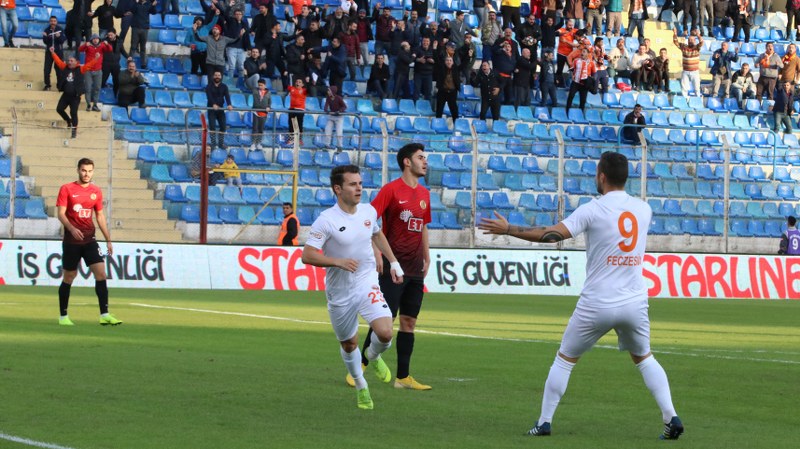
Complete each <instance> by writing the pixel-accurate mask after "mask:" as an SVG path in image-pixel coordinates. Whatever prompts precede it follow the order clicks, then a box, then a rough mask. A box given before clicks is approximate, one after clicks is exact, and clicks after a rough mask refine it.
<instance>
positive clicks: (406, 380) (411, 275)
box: [345, 143, 431, 390]
mask: <svg viewBox="0 0 800 449" xmlns="http://www.w3.org/2000/svg"><path fill="white" fill-rule="evenodd" d="M397 164H398V165H399V166H400V170H402V171H403V174H402V175H401V176H400V178H398V179H395V180H394V181H392V182H390V183H389V184H386V185H385V186H384V187H383V188H382V189H381V190H380V191H379V192H378V196H376V197H375V199H374V200H372V206H373V207H374V208H375V210H376V211H377V212H378V216H380V217H381V218H383V229H384V233H385V234H386V238H387V240H388V241H389V246H391V247H392V251H394V254H395V256H397V260H398V261H399V262H400V266H402V267H403V271H404V272H405V276H404V280H403V283H402V284H399V285H395V284H394V283H393V282H392V276H391V273H390V272H389V270H388V269H385V268H386V267H387V266H388V263H385V262H384V261H383V259H382V258H381V257H380V256H379V255H376V259H377V260H379V262H378V271H379V272H381V276H380V285H381V290H382V291H383V294H384V296H385V297H386V302H387V303H388V304H389V308H390V309H391V311H392V319H394V317H396V316H397V313H398V311H399V312H400V330H399V331H398V332H397V379H396V380H395V382H394V387H395V388H407V389H411V390H430V389H431V386H430V385H425V384H421V383H419V382H417V381H416V380H415V379H414V378H413V377H412V376H411V375H410V374H409V366H410V364H411V353H412V352H414V327H415V326H416V323H417V316H418V315H419V311H420V308H422V294H423V288H424V280H425V275H426V274H427V273H428V267H430V261H431V257H430V252H429V248H428V223H430V222H431V208H430V204H431V193H430V192H429V191H428V189H427V188H425V186H423V185H420V183H419V179H420V178H422V177H423V176H425V173H426V172H427V170H428V162H427V160H426V157H425V147H424V146H423V145H421V144H418V143H410V144H408V145H405V146H404V147H403V148H400V151H398V152H397ZM369 332H371V330H370V331H369ZM369 332H368V333H367V338H366V339H365V340H364V349H363V351H362V352H363V355H362V356H361V363H363V364H364V365H368V364H369V358H368V357H366V355H365V354H366V353H367V349H368V348H369V346H370V342H371V341H372V339H371V338H370V334H369ZM345 381H346V382H347V384H348V385H350V386H351V387H352V386H353V385H354V383H353V379H351V378H350V376H347V377H346V378H345Z"/></svg>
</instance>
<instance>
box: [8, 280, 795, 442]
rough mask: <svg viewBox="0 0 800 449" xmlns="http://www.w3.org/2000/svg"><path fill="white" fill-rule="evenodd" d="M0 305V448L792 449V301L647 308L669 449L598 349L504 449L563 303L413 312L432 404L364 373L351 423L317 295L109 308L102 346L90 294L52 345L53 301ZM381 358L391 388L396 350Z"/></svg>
mask: <svg viewBox="0 0 800 449" xmlns="http://www.w3.org/2000/svg"><path fill="white" fill-rule="evenodd" d="M0 292H2V294H0V432H2V433H6V434H9V435H15V436H18V437H24V438H29V439H32V440H37V441H44V442H50V443H55V444H59V445H63V446H69V447H73V448H76V449H90V448H131V449H149V448H169V449H181V448H192V449H201V448H214V449H217V448H255V447H270V448H284V447H293V448H294V447H316V448H348V449H350V448H360V447H376V448H386V449H389V448H399V447H411V448H433V447H443V448H450V447H452V448H515V447H526V448H528V447H558V448H614V449H618V448H650V447H659V448H660V447H663V445H665V444H667V445H680V446H681V447H683V448H794V447H796V443H791V441H793V440H794V438H793V433H794V430H795V428H796V425H797V415H796V410H797V407H798V406H797V401H798V399H799V398H800V386H798V385H800V382H799V380H800V328H799V327H798V322H800V320H798V317H799V316H800V302H797V301H794V302H787V301H771V302H766V301H752V300H751V301H733V300H691V301H689V300H653V301H651V308H650V311H651V313H650V314H651V318H652V322H653V324H652V328H653V329H652V334H653V341H652V343H653V350H654V352H655V353H656V355H657V357H658V359H659V360H660V361H661V364H662V365H663V366H664V368H665V369H666V371H667V374H668V375H669V378H670V382H671V386H672V393H673V399H674V402H675V405H676V407H677V409H678V411H679V413H680V415H681V418H682V419H683V421H684V424H685V425H686V429H687V430H686V434H685V435H684V437H682V438H681V440H680V441H679V442H677V443H671V442H660V441H658V440H657V439H656V436H657V435H658V433H659V432H660V430H661V424H660V418H661V416H660V412H659V411H658V408H657V407H656V405H655V401H654V400H653V399H652V397H651V396H650V394H649V392H648V391H647V389H646V388H645V387H644V384H643V382H642V379H641V376H640V375H639V372H638V370H637V369H636V368H635V367H634V366H633V364H632V363H631V362H630V359H629V358H628V356H627V355H626V354H624V353H620V352H618V351H616V350H614V349H613V346H614V345H615V344H616V340H615V339H614V338H611V337H608V336H607V337H605V338H604V339H603V340H601V342H600V345H601V346H600V347H598V348H595V349H594V350H592V351H591V352H589V353H588V354H586V355H585V356H584V358H583V359H582V360H581V362H580V363H579V364H578V366H577V367H576V368H575V370H574V371H573V375H572V378H571V381H570V385H569V389H568V390H567V394H566V395H565V396H564V399H563V400H562V403H561V406H560V407H559V409H558V412H557V414H556V417H555V420H554V423H553V431H554V434H553V436H552V437H549V438H538V439H532V438H527V437H523V436H522V434H523V433H524V432H525V431H526V430H527V429H528V428H529V427H530V426H531V425H532V424H533V423H534V421H535V419H536V418H537V417H538V414H539V404H540V401H541V391H542V387H543V385H544V380H545V378H546V376H547V372H548V370H549V368H550V364H551V363H552V360H553V357H554V356H555V352H556V350H557V348H558V342H559V340H560V338H561V333H562V332H563V329H564V326H565V325H566V322H567V320H568V318H569V315H570V313H571V311H572V308H573V307H574V305H575V299H574V298H551V297H537V296H499V295H498V296H489V295H482V296H479V295H435V294H428V295H427V296H426V299H425V306H424V308H423V312H422V314H421V317H420V321H419V328H420V330H421V331H426V332H430V333H420V334H419V335H418V336H417V343H416V348H415V354H414V358H413V361H412V362H413V364H412V374H413V375H415V376H416V377H417V378H419V379H420V380H421V381H423V382H425V383H430V384H431V385H433V387H434V389H433V390H432V391H429V392H412V391H403V390H395V389H393V388H392V387H391V386H390V385H385V384H381V383H379V382H378V381H377V380H376V379H375V378H374V376H373V375H372V373H370V372H368V373H367V380H368V381H369V382H370V387H371V388H370V390H371V392H372V397H373V400H374V401H375V410H373V411H362V410H358V409H357V408H356V407H355V393H354V392H353V390H352V389H350V388H348V387H346V386H345V384H344V374H345V369H344V366H343V364H342V361H341V358H340V357H339V351H338V344H337V342H336V340H335V337H334V334H333V331H332V330H331V328H330V325H329V324H328V323H327V313H326V310H325V303H324V297H323V295H322V294H321V293H287V292H228V291H213V292H212V291H177V290H122V289H114V288H112V290H111V298H112V312H113V313H115V315H117V317H119V318H120V319H122V320H124V321H125V324H123V325H122V326H118V327H102V326H99V325H98V324H97V305H96V299H95V297H94V292H93V290H90V289H77V288H76V289H74V290H73V295H72V305H71V307H70V317H71V318H72V320H73V321H74V322H75V324H76V326H75V327H74V328H63V327H60V326H58V325H57V324H56V322H57V319H56V318H57V317H56V315H57V292H56V290H55V289H54V288H44V287H3V288H2V290H0ZM136 304H150V305H157V306H167V307H176V308H192V309H203V310H208V311H224V312H234V313H239V314H252V315H257V316H237V315H225V314H214V313H208V312H200V311H187V310H173V309H155V308H146V307H142V306H140V305H136ZM267 316H269V317H283V318H291V319H293V320H290V321H287V320H276V319H271V318H264V317H267ZM445 333H446V334H450V335H445ZM362 334H363V331H362ZM470 337H479V338H470ZM384 358H385V359H386V361H387V363H388V364H389V366H390V367H391V368H392V369H393V370H394V368H395V360H396V359H395V352H394V349H390V350H389V352H388V353H387V354H386V355H385V357H384ZM23 447H26V446H24V445H21V444H16V443H11V442H8V441H4V440H0V448H9V449H16V448H23Z"/></svg>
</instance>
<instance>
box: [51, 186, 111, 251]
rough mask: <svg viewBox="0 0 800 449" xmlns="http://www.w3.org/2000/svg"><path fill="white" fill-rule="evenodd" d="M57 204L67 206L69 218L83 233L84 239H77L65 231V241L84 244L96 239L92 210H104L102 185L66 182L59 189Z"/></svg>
mask: <svg viewBox="0 0 800 449" xmlns="http://www.w3.org/2000/svg"><path fill="white" fill-rule="evenodd" d="M56 206H59V207H60V206H64V207H66V208H67V220H69V223H70V224H71V225H72V226H75V227H76V228H78V229H79V230H80V231H81V232H82V233H83V240H75V237H73V236H72V233H70V232H69V231H66V230H65V231H64V243H72V244H82V243H89V242H93V241H94V240H95V237H94V233H95V229H94V222H93V221H92V215H93V213H92V211H97V212H100V211H101V210H103V192H102V191H101V190H100V187H97V186H96V185H94V184H89V185H87V186H86V187H81V186H80V185H79V184H78V183H77V182H70V183H69V184H64V185H63V186H61V189H60V190H59V191H58V199H57V200H56Z"/></svg>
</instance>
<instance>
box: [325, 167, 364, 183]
mask: <svg viewBox="0 0 800 449" xmlns="http://www.w3.org/2000/svg"><path fill="white" fill-rule="evenodd" d="M345 173H355V174H360V173H361V170H360V169H359V168H358V166H357V165H340V166H338V167H333V170H331V189H332V188H333V187H334V186H339V187H342V185H343V184H344V174H345Z"/></svg>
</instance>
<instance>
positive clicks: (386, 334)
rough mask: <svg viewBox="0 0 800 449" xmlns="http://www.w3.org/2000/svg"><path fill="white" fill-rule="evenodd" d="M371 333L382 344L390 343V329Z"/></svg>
mask: <svg viewBox="0 0 800 449" xmlns="http://www.w3.org/2000/svg"><path fill="white" fill-rule="evenodd" d="M373 332H375V335H377V336H378V340H380V341H381V342H382V343H389V342H390V341H392V329H391V328H389V329H381V330H380V331H377V330H373Z"/></svg>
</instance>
